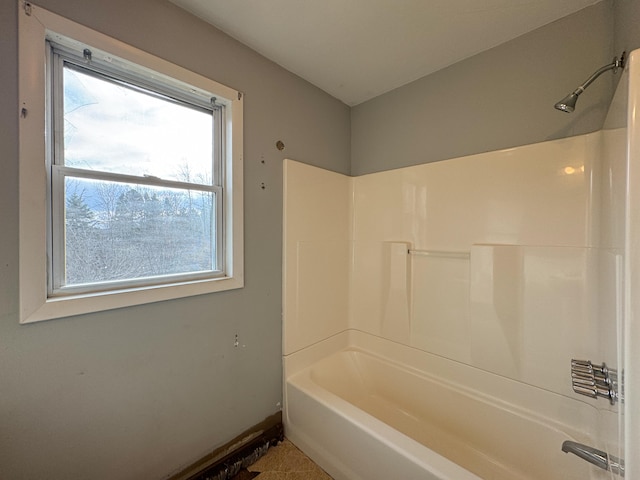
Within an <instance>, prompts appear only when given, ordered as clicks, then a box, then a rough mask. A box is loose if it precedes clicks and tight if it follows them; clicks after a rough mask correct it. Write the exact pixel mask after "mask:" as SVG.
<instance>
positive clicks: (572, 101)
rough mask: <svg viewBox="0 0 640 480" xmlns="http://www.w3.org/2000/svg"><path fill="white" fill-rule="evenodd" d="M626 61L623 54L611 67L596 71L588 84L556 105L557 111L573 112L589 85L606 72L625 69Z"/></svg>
mask: <svg viewBox="0 0 640 480" xmlns="http://www.w3.org/2000/svg"><path fill="white" fill-rule="evenodd" d="M624 61H625V52H622V55H620V59H618V57H614V58H613V62H612V63H610V64H609V65H605V66H604V67H602V68H599V69H598V70H596V71H595V73H594V74H593V75H591V76H590V77H589V78H587V80H586V82H584V83H583V84H582V85H580V86H579V87H578V88H576V89H575V90H574V91H573V92H572V93H570V94H569V95H567V96H566V97H564V98H563V99H562V100H560V101H559V102H558V103H556V104H555V105H554V107H555V108H556V109H557V110H560V111H561V112H566V113H571V112H573V111H574V110H575V109H576V102H577V101H578V97H579V96H580V94H581V93H582V92H584V91H585V90H586V88H587V87H588V86H589V85H591V83H592V82H593V81H594V80H595V79H596V78H598V77H599V76H600V75H602V74H603V73H604V72H606V71H608V70H613V73H616V72H617V71H618V68H624Z"/></svg>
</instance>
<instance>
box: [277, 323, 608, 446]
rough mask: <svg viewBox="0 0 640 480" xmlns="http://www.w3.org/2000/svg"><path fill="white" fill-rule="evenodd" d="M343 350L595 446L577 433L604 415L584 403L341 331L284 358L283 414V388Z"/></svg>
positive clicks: (592, 434)
mask: <svg viewBox="0 0 640 480" xmlns="http://www.w3.org/2000/svg"><path fill="white" fill-rule="evenodd" d="M343 350H358V351H362V352H364V353H366V354H368V355H371V356H373V357H376V358H379V359H382V360H384V361H386V362H389V363H391V364H393V365H396V366H399V367H400V368H405V369H407V370H409V371H412V372H418V373H419V374H421V375H424V376H426V377H428V378H430V379H433V380H436V381H438V382H441V383H443V384H444V385H447V386H450V387H452V388H455V389H458V390H461V391H463V392H467V393H470V392H473V393H478V394H480V395H481V396H482V397H483V399H484V400H486V401H489V402H495V403H498V404H502V405H505V406H507V407H509V409H512V410H515V411H517V412H522V413H524V414H526V415H528V416H530V417H533V418H535V419H540V420H541V421H543V422H545V423H550V424H551V425H552V426H553V427H554V428H557V429H559V430H562V431H564V432H566V433H567V435H568V436H571V437H575V438H578V439H580V441H587V442H591V443H590V444H591V445H596V443H598V440H599V439H598V437H597V435H596V432H585V431H584V430H583V429H582V428H581V427H582V426H583V425H584V424H585V420H584V418H585V416H586V417H587V418H593V417H592V416H593V415H595V416H596V417H597V418H598V416H599V415H601V414H603V413H606V412H602V411H601V410H600V409H598V408H597V407H596V406H595V405H592V404H591V403H589V402H588V401H586V402H585V401H583V400H581V399H580V400H578V399H574V398H571V397H567V396H565V395H561V394H559V393H555V392H551V391H548V390H544V389H542V388H540V387H536V386H532V385H528V384H524V383H522V382H520V381H517V380H513V379H510V378H506V377H502V376H500V375H497V374H493V373H491V372H487V371H484V370H481V369H478V368H475V367H471V366H469V365H466V364H463V363H460V362H456V361H453V360H450V359H447V358H444V357H440V356H438V355H434V354H431V353H429V352H425V351H423V350H420V349H417V348H414V347H409V346H407V345H404V344H401V343H397V342H394V341H392V340H389V339H386V338H383V337H378V336H376V335H372V334H370V333H367V332H363V331H361V330H356V329H347V330H343V331H342V332H339V333H337V334H335V335H333V336H331V337H329V338H326V339H324V340H321V341H320V342H317V343H315V344H313V345H310V346H308V347H306V348H304V349H301V350H298V351H296V352H293V353H290V354H288V355H283V379H284V382H283V401H284V407H285V414H286V406H287V396H286V393H287V392H286V385H287V382H288V381H290V380H291V379H292V378H293V377H294V376H296V375H297V374H299V373H300V372H302V371H304V370H307V369H308V368H309V367H310V366H311V365H313V364H315V363H317V362H319V361H320V360H322V359H323V358H326V357H329V356H330V355H332V354H334V353H338V352H340V351H343ZM434 372H438V373H434ZM495 392H500V396H499V397H498V396H496V394H495ZM596 446H599V447H604V445H596Z"/></svg>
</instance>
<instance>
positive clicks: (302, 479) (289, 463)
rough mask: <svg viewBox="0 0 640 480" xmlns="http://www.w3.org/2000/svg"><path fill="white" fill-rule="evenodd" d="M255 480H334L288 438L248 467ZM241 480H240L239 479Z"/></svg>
mask: <svg viewBox="0 0 640 480" xmlns="http://www.w3.org/2000/svg"><path fill="white" fill-rule="evenodd" d="M247 470H248V473H249V475H251V476H250V477H249V476H245V477H244V478H247V479H249V478H255V480H332V479H331V477H330V476H329V475H327V473H326V472H325V471H324V470H322V469H321V468H320V467H319V466H318V465H316V464H315V463H313V461H312V460H311V459H310V458H309V457H307V456H306V455H305V454H304V453H302V452H301V451H300V450H298V448H297V447H296V446H295V445H294V444H293V443H291V442H290V441H289V440H287V439H286V438H285V439H284V442H281V443H279V444H278V445H276V446H275V447H271V448H270V449H269V450H268V451H267V453H266V454H265V455H264V456H263V457H262V458H260V459H259V460H258V461H257V462H256V463H254V464H253V465H251V466H250V467H247ZM238 480H240V479H238Z"/></svg>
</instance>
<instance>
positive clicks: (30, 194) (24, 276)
mask: <svg viewBox="0 0 640 480" xmlns="http://www.w3.org/2000/svg"><path fill="white" fill-rule="evenodd" d="M18 3H19V8H20V12H19V99H20V104H19V110H20V111H19V112H18V113H19V115H20V138H19V146H20V152H19V155H20V168H19V172H20V173H19V202H20V206H19V211H20V218H19V241H20V253H19V263H20V280H19V288H20V294H19V296H20V307H19V308H20V323H31V322H38V321H42V320H51V319H54V318H61V317H68V316H72V315H80V314H85V313H91V312H97V311H103V310H111V309H115V308H121V307H127V306H132V305H140V304H144V303H151V302H159V301H164V300H170V299H174V298H181V297H188V296H193V295H201V294H206V293H212V292H218V291H224V290H230V289H235V288H241V287H243V286H244V259H243V249H244V240H243V191H242V187H243V177H242V165H243V150H242V148H243V132H242V125H243V118H242V115H243V95H242V94H241V93H240V92H238V91H236V90H234V89H231V88H229V87H226V86H224V85H221V84H219V83H217V82H214V81H213V80H210V79H208V78H206V77H204V76H202V75H199V74H196V73H194V72H191V71H189V70H186V69H184V68H182V67H179V66H177V65H174V64H172V63H170V62H167V61H165V60H162V59H160V58H158V57H155V56H153V55H150V54H148V53H145V52H143V51H141V50H138V49H136V48H134V47H132V46H130V45H127V44H125V43H122V42H120V41H118V40H115V39H113V38H111V37H108V36H106V35H103V34H101V33H98V32H96V31H94V30H91V29H89V28H87V27H84V26H82V25H79V24H77V23H75V22H72V21H70V20H68V19H65V18H63V17H61V16H59V15H56V14H54V13H51V12H49V11H47V10H44V9H42V8H39V7H36V6H35V5H33V4H30V3H25V2H24V1H22V0H20V1H19V2H18ZM47 38H53V39H55V40H56V41H57V42H58V43H62V42H69V39H71V38H72V39H74V40H75V41H77V42H79V43H82V44H84V45H90V46H92V47H94V48H96V49H99V50H102V51H105V52H109V53H110V54H112V55H114V56H116V57H120V58H122V59H125V60H127V61H129V62H132V63H135V64H137V65H140V66H142V67H144V68H147V69H150V70H153V71H156V72H162V73H164V74H165V75H168V76H170V77H173V78H177V79H180V80H181V81H183V82H185V83H188V84H190V85H193V86H195V87H198V88H202V89H203V90H208V91H213V92H216V93H217V94H219V95H220V99H219V101H220V103H224V104H225V105H226V108H227V115H226V125H225V133H226V145H227V149H226V158H225V159H224V160H223V163H224V165H225V166H224V168H225V169H226V173H225V179H224V184H223V191H224V198H223V208H224V237H225V239H224V245H225V253H224V254H225V265H226V270H227V271H226V275H225V276H224V277H222V278H212V279H205V280H196V281H190V282H184V283H175V284H165V285H157V286H150V287H141V288H131V289H126V290H117V291H112V292H100V293H92V294H79V295H73V296H66V297H51V298H49V297H48V294H47V265H48V260H47V242H48V235H47V202H48V199H47V192H48V188H47V178H48V175H47V162H46V155H47V153H46V143H45V135H44V133H45V131H46V115H45V113H46V104H45V102H46V95H45V89H46V88H47V85H46V77H45V63H46V62H45V52H46V48H47V47H46V42H45V40H46V39H47ZM224 99H227V100H224Z"/></svg>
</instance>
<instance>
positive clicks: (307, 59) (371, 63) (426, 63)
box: [171, 0, 600, 106]
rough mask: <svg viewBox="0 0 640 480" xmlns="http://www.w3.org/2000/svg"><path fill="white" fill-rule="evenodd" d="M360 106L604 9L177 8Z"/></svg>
mask: <svg viewBox="0 0 640 480" xmlns="http://www.w3.org/2000/svg"><path fill="white" fill-rule="evenodd" d="M171 1H172V2H173V3H175V4H176V5H178V6H180V7H182V8H184V9H186V10H188V11H190V12H192V13H193V14H195V15H197V16H198V17H201V18H202V19H204V20H206V21H207V22H209V23H211V24H213V25H215V26H216V27H218V28H219V29H220V30H222V31H224V32H225V33H227V34H229V35H230V36H232V37H234V38H235V39H237V40H239V41H240V42H242V43H244V44H245V45H248V46H249V47H251V48H252V49H254V50H256V51H257V52H259V53H261V54H262V55H264V56H265V57H267V58H269V59H271V60H272V61H274V62H276V63H277V64H279V65H281V66H282V67H284V68H286V69H287V70H289V71H291V72H293V73H295V74H297V75H299V76H300V77H302V78H304V79H305V80H307V81H309V82H310V83H312V84H314V85H316V86H317V87H319V88H321V89H322V90H324V91H326V92H327V93H329V94H331V95H333V96H334V97H336V98H338V99H340V100H342V101H343V102H344V103H346V104H347V105H351V106H353V105H357V104H359V103H362V102H364V101H366V100H369V99H370V98H373V97H376V96H378V95H380V94H382V93H385V92H387V91H390V90H393V89H394V88H397V87H400V86H402V85H405V84H407V83H409V82H411V81H413V80H417V79H418V78H421V77H423V76H425V75H428V74H430V73H433V72H435V71H437V70H440V69H442V68H444V67H447V66H448V65H451V64H453V63H455V62H458V61H460V60H463V59H465V58H468V57H470V56H472V55H475V54H477V53H480V52H482V51H484V50H487V49H489V48H492V47H495V46H496V45H499V44H501V43H504V42H506V41H508V40H511V39H513V38H515V37H517V36H520V35H522V34H524V33H527V32H529V31H531V30H534V29H536V28H538V27H541V26H543V25H546V24H548V23H550V22H553V21H554V20H557V19H559V18H561V17H564V16H566V15H569V14H571V13H573V12H576V11H578V10H581V9H582V8H585V7H587V6H589V5H593V4H596V3H598V2H599V1H600V0H171Z"/></svg>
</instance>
